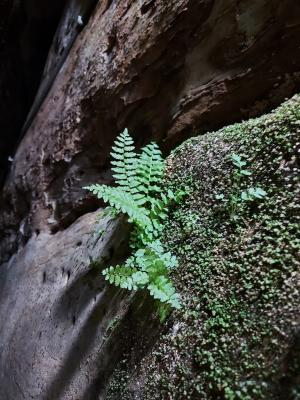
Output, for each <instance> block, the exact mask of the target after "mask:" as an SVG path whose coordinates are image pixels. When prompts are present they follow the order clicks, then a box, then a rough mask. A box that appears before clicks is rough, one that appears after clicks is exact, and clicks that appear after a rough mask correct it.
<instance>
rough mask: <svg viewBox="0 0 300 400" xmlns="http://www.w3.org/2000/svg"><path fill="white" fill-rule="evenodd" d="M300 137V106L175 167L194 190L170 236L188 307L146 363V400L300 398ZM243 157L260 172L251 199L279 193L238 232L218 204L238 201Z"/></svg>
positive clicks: (244, 212) (177, 154)
mask: <svg viewBox="0 0 300 400" xmlns="http://www.w3.org/2000/svg"><path fill="white" fill-rule="evenodd" d="M299 128H300V96H295V97H294V98H293V99H291V100H290V101H287V102H286V103H285V104H283V105H282V106H281V107H279V108H278V109H277V110H275V111H274V112H273V113H271V114H269V115H266V116H263V117H261V118H258V119H255V120H250V121H247V122H244V123H241V124H235V125H233V126H230V127H227V128H224V129H222V130H220V131H218V132H213V133H210V134H207V135H205V136H202V137H198V138H193V139H191V140H189V141H187V142H185V143H184V144H183V145H182V146H180V147H179V148H178V149H176V151H174V153H173V154H172V155H171V156H170V157H169V160H168V174H169V180H170V185H171V186H175V187H178V186H180V185H182V184H186V182H187V181H189V182H190V183H189V186H190V188H189V189H190V194H189V196H188V197H187V198H186V201H185V202H184V203H183V204H181V205H180V206H179V207H178V208H177V209H176V210H174V211H173V213H172V215H171V217H170V220H169V222H168V224H167V226H166V228H165V243H166V245H167V246H168V247H169V248H170V249H171V250H172V251H174V252H175V253H176V254H177V255H178V258H179V261H180V268H179V269H178V270H177V271H176V272H175V273H174V277H173V278H174V280H175V282H176V285H177V287H178V289H179V291H180V292H181V293H182V296H183V299H184V303H185V309H184V311H183V312H181V313H179V312H178V313H176V315H174V316H173V322H172V324H171V325H172V326H171V328H170V329H169V331H168V332H167V333H166V334H165V335H164V336H162V337H161V338H160V339H159V341H158V343H157V344H156V349H155V350H154V351H153V352H152V353H151V354H150V355H149V356H148V357H147V359H145V360H144V362H143V365H144V369H145V371H146V375H147V376H149V378H150V379H149V380H148V382H147V384H146V386H145V395H144V398H145V399H150V398H151V399H162V398H166V399H243V400H247V399H279V398H284V399H296V398H299V386H298V387H297V385H299V374H300V373H299V369H298V367H299V364H297V363H299V359H298V361H296V360H295V359H293V365H294V366H293V367H292V366H291V365H289V362H288V361H287V360H286V356H287V354H288V352H289V351H290V349H291V346H292V343H293V340H294V338H295V336H296V335H297V332H299V289H300V277H299V252H300V239H299V233H298V232H299V208H300V203H299V152H300V143H299ZM234 152H235V153H238V154H240V155H242V156H243V157H244V159H245V160H247V163H248V169H250V170H251V172H252V175H251V176H249V177H247V179H244V180H243V182H242V184H241V186H242V187H241V190H242V189H244V188H247V187H251V186H260V187H262V188H263V189H264V190H265V191H266V192H267V194H268V195H267V197H266V198H265V199H263V200H260V201H256V202H251V203H247V204H241V205H240V206H239V207H238V210H237V219H236V221H234V222H233V221H232V219H230V218H229V212H228V209H227V206H226V203H225V205H224V204H223V203H222V202H220V201H217V200H216V197H215V196H216V195H217V194H220V193H223V194H224V196H225V198H226V197H228V196H229V195H230V193H232V191H233V185H234V182H233V175H234V166H233V165H232V162H231V161H230V155H231V154H232V153H234ZM191 178H192V179H191ZM174 332H175V333H174ZM296 358H297V357H296ZM287 381H289V382H292V383H291V384H290V385H285V383H284V382H287ZM297 396H298V397H297Z"/></svg>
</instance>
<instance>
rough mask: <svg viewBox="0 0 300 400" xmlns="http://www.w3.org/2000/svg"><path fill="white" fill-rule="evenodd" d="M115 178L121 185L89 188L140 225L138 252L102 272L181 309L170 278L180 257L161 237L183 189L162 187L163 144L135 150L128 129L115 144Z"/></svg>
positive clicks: (135, 240) (134, 244)
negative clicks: (170, 209) (177, 256)
mask: <svg viewBox="0 0 300 400" xmlns="http://www.w3.org/2000/svg"><path fill="white" fill-rule="evenodd" d="M111 157H112V159H113V161H112V162H111V164H112V171H113V177H114V179H115V182H116V184H117V186H116V187H111V186H107V185H100V184H94V185H91V186H88V187H86V188H85V189H88V190H89V191H91V192H92V193H93V194H94V195H96V196H97V197H98V198H99V199H103V200H104V202H106V203H108V204H109V205H110V206H111V207H112V208H113V209H114V210H115V211H117V212H118V213H122V214H125V215H127V217H128V221H129V222H131V223H132V224H133V225H134V229H133V231H132V234H131V239H130V245H131V248H132V255H131V256H130V257H129V258H128V259H127V260H126V262H125V264H124V265H117V266H114V267H109V268H106V269H105V270H104V271H103V272H102V273H103V275H104V276H105V279H106V280H108V281H109V282H110V283H111V284H114V285H116V286H120V287H121V288H125V289H128V290H138V289H147V290H148V291H149V293H150V294H151V296H153V297H154V298H155V299H157V300H159V301H160V304H162V305H164V306H162V307H161V308H160V311H162V313H164V311H165V309H166V307H173V308H180V299H179V295H178V294H177V293H176V290H175V288H174V286H173V284H172V282H171V281H170V278H169V270H170V269H171V268H173V267H175V266H176V265H177V260H176V257H175V256H173V255H172V254H170V253H169V252H166V251H165V250H164V248H163V245H162V243H161V241H160V236H161V232H162V228H163V220H164V219H165V218H166V217H167V210H168V206H169V205H170V203H171V202H173V201H178V200H179V199H180V198H181V196H182V195H183V192H177V193H173V192H172V191H171V190H168V191H167V192H166V193H164V191H163V190H162V180H163V176H164V166H165V163H164V160H163V158H162V154H161V151H160V149H159V147H158V146H157V144H155V143H150V144H148V145H147V146H145V147H143V148H142V149H141V153H140V154H137V153H136V151H135V147H134V143H133V139H132V138H131V137H130V135H129V134H128V130H127V129H125V130H124V132H123V133H121V134H120V135H119V136H118V137H117V139H116V141H115V142H114V145H113V147H112V152H111Z"/></svg>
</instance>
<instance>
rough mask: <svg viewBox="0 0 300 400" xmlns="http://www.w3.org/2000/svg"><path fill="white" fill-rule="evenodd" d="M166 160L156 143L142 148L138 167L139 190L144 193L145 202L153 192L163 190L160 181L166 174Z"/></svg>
mask: <svg viewBox="0 0 300 400" xmlns="http://www.w3.org/2000/svg"><path fill="white" fill-rule="evenodd" d="M164 165H165V164H164V160H163V158H162V154H161V151H160V149H159V147H158V146H157V144H156V143H149V144H148V145H147V146H145V147H143V148H142V152H141V154H140V157H139V162H138V167H137V178H138V181H139V186H138V191H139V192H140V193H143V194H144V196H145V197H144V200H145V202H147V201H149V200H150V197H151V195H153V193H159V192H160V191H161V187H160V183H161V181H162V177H163V174H164Z"/></svg>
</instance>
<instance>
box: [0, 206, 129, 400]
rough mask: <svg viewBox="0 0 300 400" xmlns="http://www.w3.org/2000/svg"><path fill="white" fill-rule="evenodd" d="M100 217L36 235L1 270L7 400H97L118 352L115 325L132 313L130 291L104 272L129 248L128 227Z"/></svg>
mask: <svg viewBox="0 0 300 400" xmlns="http://www.w3.org/2000/svg"><path fill="white" fill-rule="evenodd" d="M97 219H99V212H96V213H91V214H86V215H85V216H83V217H82V218H80V219H79V220H78V221H76V223H74V224H73V225H71V226H70V227H69V228H68V229H66V230H65V231H64V232H58V233H56V234H55V235H50V234H49V233H48V234H47V233H41V234H39V235H38V236H36V235H34V236H33V237H32V238H31V239H30V240H29V241H28V243H27V245H26V247H25V248H24V249H23V250H21V251H20V252H19V253H18V254H16V255H15V256H13V257H12V259H11V260H10V261H9V263H7V264H4V265H2V266H1V269H0V276H1V277H0V304H1V307H0V318H1V321H3V322H4V321H5V322H4V323H3V324H1V328H0V336H1V342H0V371H1V372H0V385H1V391H0V399H1V400H8V399H16V400H17V399H37V400H41V399H44V400H48V399H49V400H50V399H51V400H52V399H57V400H58V399H70V400H74V399H95V398H97V394H98V393H99V391H100V389H101V387H102V385H103V382H104V381H105V377H106V375H107V374H108V371H109V368H111V367H110V365H112V364H113V360H114V355H113V354H111V353H114V352H116V351H117V349H118V340H117V338H116V336H115V334H114V335H112V336H113V337H114V339H115V340H114V341H113V342H112V341H111V340H110V339H111V338H110V337H109V332H110V331H111V329H112V326H113V325H111V324H112V321H117V320H118V321H122V318H123V317H124V316H125V315H126V314H127V311H128V304H126V296H125V294H126V293H124V292H123V293H122V292H120V291H117V290H114V289H113V288H108V287H107V285H106V284H105V283H104V278H101V274H100V271H101V268H103V266H104V265H108V264H107V263H109V262H116V260H118V259H119V258H120V257H121V256H122V251H123V252H124V251H125V250H126V243H125V244H124V236H126V230H127V228H126V227H125V226H124V223H123V224H122V223H120V222H116V221H113V220H111V219H110V218H109V217H103V218H101V219H100V222H98V223H97V222H96V221H97ZM99 230H100V231H102V230H103V234H102V236H101V235H99V234H98V232H99ZM104 230H105V233H104ZM122 249H123V250H122ZM91 263H92V264H91ZM91 265H93V267H92V266H91ZM127 297H128V296H127ZM122 307H123V308H122ZM120 325H122V322H120ZM119 343H120V340H119Z"/></svg>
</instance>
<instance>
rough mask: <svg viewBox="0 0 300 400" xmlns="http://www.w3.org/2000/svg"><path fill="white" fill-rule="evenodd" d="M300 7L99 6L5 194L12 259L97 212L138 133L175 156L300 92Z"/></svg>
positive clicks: (2, 218) (187, 2)
mask: <svg viewBox="0 0 300 400" xmlns="http://www.w3.org/2000/svg"><path fill="white" fill-rule="evenodd" d="M299 22H300V5H299V4H298V3H297V2H295V1H294V0H285V1H282V2H280V3H278V2H274V1H270V0H263V1H252V0H251V1H243V2H240V1H232V0H226V1H221V0H214V1H213V0H201V1H198V0H197V1H193V0H179V1H178V0H176V1H175V0H174V1H173V0H172V1H168V2H165V1H152V2H149V1H147V2H146V1H129V0H126V1H125V0H124V1H119V2H111V1H105V2H99V3H98V6H97V7H96V9H95V11H94V13H93V15H92V17H91V18H90V20H89V22H88V24H87V25H86V26H85V27H84V29H83V30H82V32H81V33H80V35H79V36H78V37H77V39H76V41H75V43H74V45H73V47H72V49H71V51H70V53H69V56H68V57H67V59H66V61H65V63H64V65H63V67H62V68H61V70H60V72H59V74H58V76H57V78H56V80H55V82H54V84H53V85H52V88H51V90H50V92H49V93H48V95H47V97H46V99H45V101H44V102H43V105H42V106H41V108H40V110H39V112H38V113H37V115H36V117H35V119H34V120H33V122H32V124H31V126H30V128H29V129H28V131H27V133H26V136H25V137H24V139H23V140H22V142H21V144H20V145H19V148H18V150H17V153H16V154H15V157H14V162H13V165H12V166H11V171H10V174H9V177H8V179H7V182H6V185H5V187H4V189H3V193H2V195H1V215H0V224H1V226H2V240H1V243H2V244H1V253H2V256H3V259H7V257H8V256H9V255H10V254H12V253H13V252H14V251H15V250H16V248H17V247H18V245H19V244H20V243H22V241H24V240H25V241H26V240H27V238H28V237H29V236H30V235H31V232H32V231H35V230H39V231H40V230H47V229H51V230H52V231H56V230H57V229H60V228H62V227H65V226H67V225H69V224H70V223H71V222H72V221H74V220H75V219H76V218H77V217H78V216H79V215H81V214H82V213H84V212H86V211H88V210H91V209H92V208H93V207H95V204H94V202H91V201H87V200H86V194H85V192H84V191H83V190H82V189H81V187H82V186H83V185H84V184H85V183H88V182H93V181H95V180H98V181H99V180H100V181H107V180H108V179H109V171H108V163H107V154H108V151H109V148H110V146H111V143H112V140H113V138H114V137H115V136H116V135H117V134H118V132H120V131H121V130H122V129H123V128H124V127H128V128H129V130H130V132H131V133H132V134H133V135H134V136H135V138H136V140H137V142H138V144H142V143H144V142H145V141H147V140H148V139H149V138H153V139H155V140H156V141H158V142H163V144H164V148H165V149H166V150H168V149H170V148H172V147H173V146H174V145H175V144H176V143H179V142H180V141H182V140H183V139H184V138H186V137H187V136H189V135H193V134H195V133H199V132H203V131H205V130H207V129H208V128H215V127H219V126H221V125H223V124H225V123H228V122H231V121H235V120H239V119H242V118H245V117H247V116H249V114H251V115H252V114H257V113H260V112H262V111H263V110H265V109H268V108H270V107H271V106H273V105H274V104H277V103H279V102H280V101H281V100H282V99H283V97H284V96H287V95H290V94H292V93H293V92H295V91H296V90H297V89H298V88H299V59H300V52H299V37H300V35H299V32H300V25H299Z"/></svg>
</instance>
